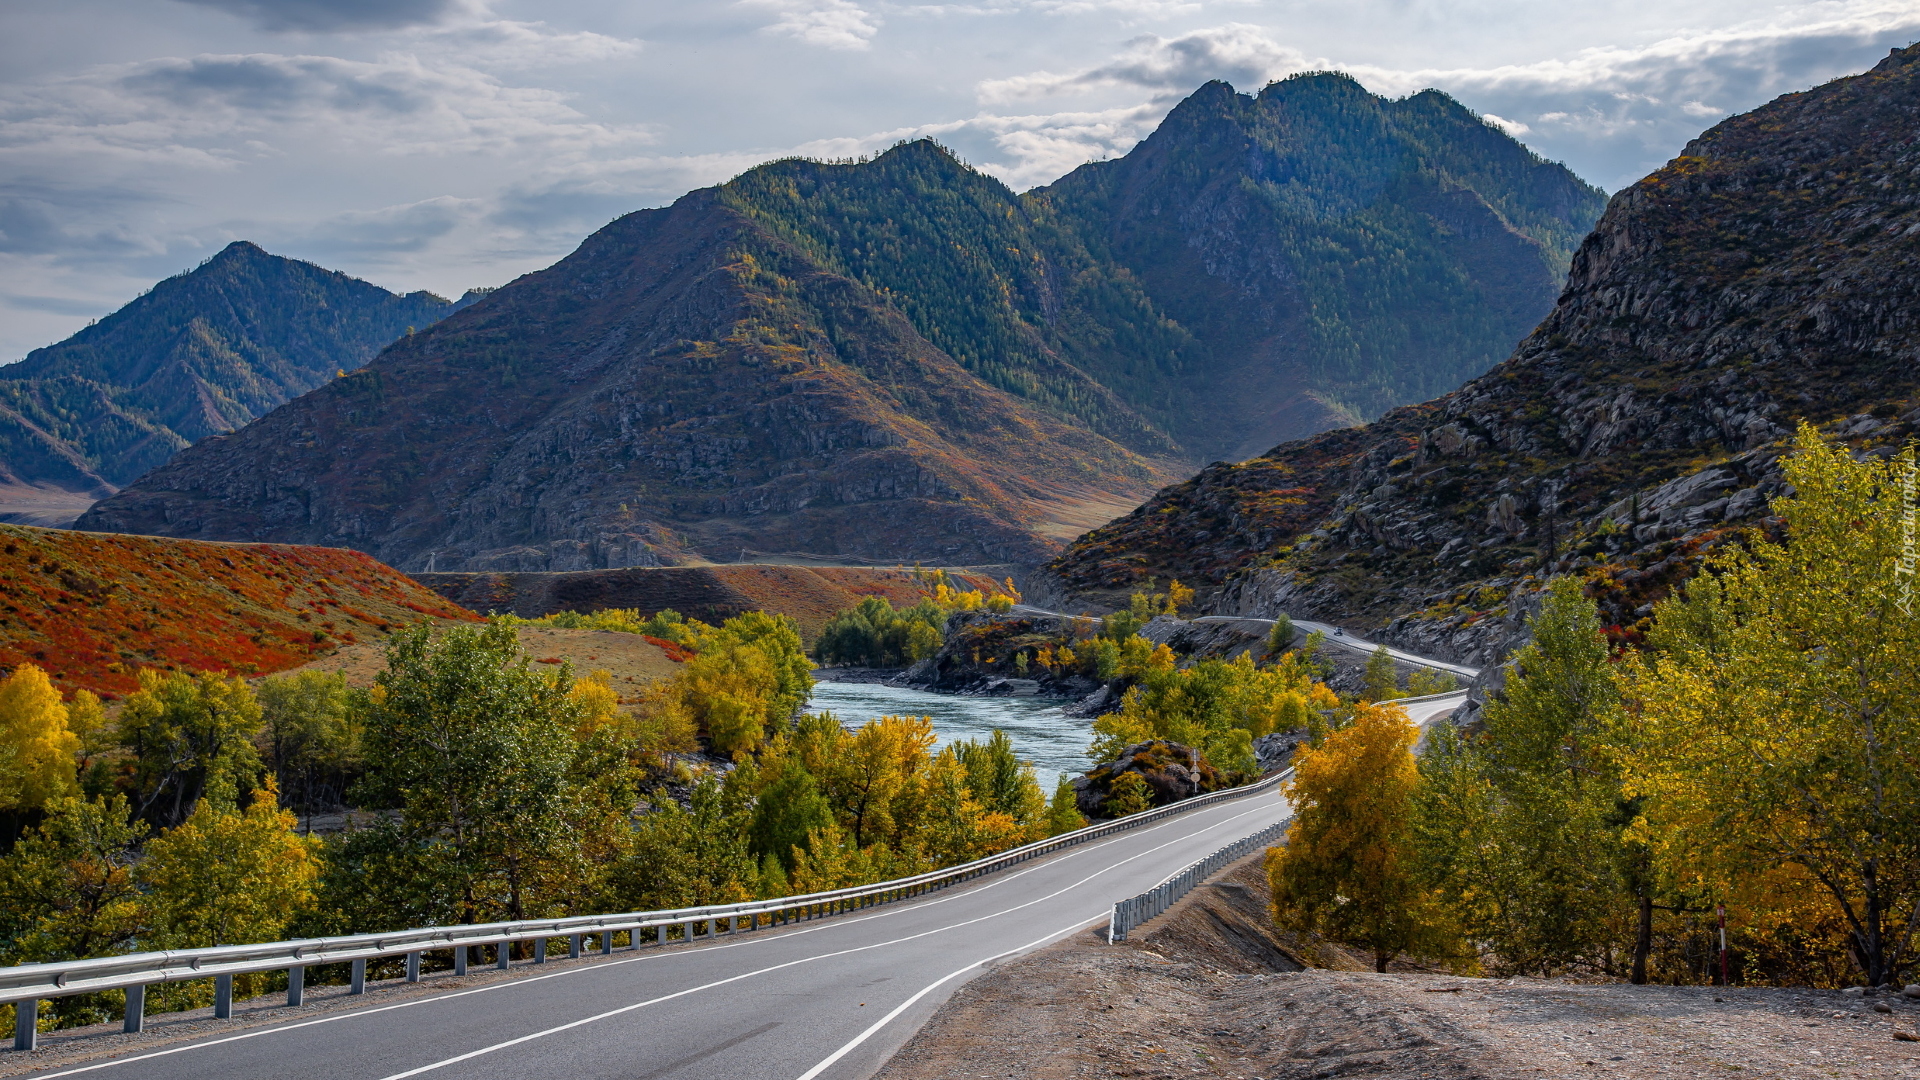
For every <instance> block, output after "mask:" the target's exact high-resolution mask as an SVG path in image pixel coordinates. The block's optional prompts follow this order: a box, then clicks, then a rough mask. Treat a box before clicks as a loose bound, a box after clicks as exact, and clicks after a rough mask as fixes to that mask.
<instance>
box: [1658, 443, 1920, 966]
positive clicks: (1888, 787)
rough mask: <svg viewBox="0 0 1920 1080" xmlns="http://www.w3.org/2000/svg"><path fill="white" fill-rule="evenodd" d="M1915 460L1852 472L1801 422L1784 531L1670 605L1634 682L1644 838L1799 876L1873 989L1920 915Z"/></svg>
mask: <svg viewBox="0 0 1920 1080" xmlns="http://www.w3.org/2000/svg"><path fill="white" fill-rule="evenodd" d="M1912 454H1913V452H1912V450H1911V449H1909V450H1908V451H1907V452H1905V453H1904V454H1902V455H1901V456H1899V457H1898V458H1895V459H1893V460H1884V459H1874V458H1867V459H1866V460H1863V461H1855V460H1853V458H1852V457H1851V455H1850V454H1849V452H1848V450H1847V448H1846V447H1844V446H1835V445H1828V444H1827V443H1826V442H1825V441H1824V440H1823V439H1821V437H1820V436H1819V434H1818V433H1817V432H1816V431H1815V430H1814V429H1813V428H1811V427H1809V426H1804V425H1803V426H1802V428H1801V429H1800V432H1799V434H1798V435H1797V437H1796V439H1795V442H1794V450H1793V454H1792V455H1791V456H1790V457H1788V458H1786V459H1784V461H1783V463H1782V467H1783V469H1784V471H1785V474H1786V480H1787V482H1788V484H1789V485H1790V488H1789V490H1791V491H1792V492H1793V494H1792V495H1789V496H1784V497H1777V498H1775V499H1774V502H1773V510H1774V512H1775V513H1776V514H1778V515H1779V516H1780V517H1781V518H1783V519H1784V521H1785V536H1784V539H1783V540H1772V539H1768V538H1766V537H1755V538H1753V539H1752V540H1751V542H1750V545H1749V546H1748V547H1746V548H1744V549H1732V550H1727V551H1725V552H1724V553H1723V554H1721V555H1719V556H1717V557H1716V558H1714V559H1713V560H1711V561H1710V562H1709V564H1708V566H1707V568H1706V571H1705V572H1704V573H1703V574H1701V575H1700V576H1698V577H1696V578H1695V579H1694V580H1693V581H1691V582H1689V584H1688V586H1687V590H1686V593H1685V595H1684V596H1678V597H1674V598H1671V599H1669V600H1667V601H1665V602H1663V603H1661V604H1660V605H1658V606H1657V607H1656V608H1655V613H1654V614H1655V625H1654V633H1652V634H1651V635H1650V636H1649V644H1650V645H1651V647H1652V649H1651V652H1650V653H1649V655H1648V656H1647V657H1646V658H1645V659H1644V661H1642V662H1640V663H1636V664H1635V665H1634V666H1633V667H1632V669H1631V672H1630V676H1629V689H1628V694H1629V696H1630V698H1631V699H1632V707H1631V709H1629V711H1628V714H1627V715H1628V722H1627V724H1626V729H1627V736H1628V737H1627V739H1626V741H1627V742H1628V744H1629V745H1630V746H1631V747H1632V750H1633V752H1632V755H1631V758H1630V760H1629V761H1628V762H1627V764H1626V772H1627V777H1626V784H1627V787H1628V788H1629V789H1630V790H1631V791H1632V792H1633V793H1635V794H1638V795H1643V796H1644V797H1645V799H1646V804H1645V810H1644V817H1645V819H1646V822H1645V826H1644V828H1643V830H1642V831H1643V832H1644V834H1645V835H1646V836H1648V837H1649V839H1650V842H1653V843H1656V844H1658V845H1660V846H1661V847H1662V848H1663V849H1665V850H1667V851H1669V852H1671V853H1672V856H1673V861H1675V862H1685V863H1692V864H1696V865H1699V866H1701V867H1702V868H1703V869H1704V871H1705V872H1706V873H1707V874H1709V875H1710V879H1709V884H1711V883H1712V882H1713V881H1714V880H1717V881H1718V882H1721V883H1724V884H1722V885H1721V888H1723V889H1724V888H1726V887H1728V886H1729V885H1731V884H1732V883H1736V882H1739V881H1741V880H1742V879H1752V878H1754V877H1757V876H1759V875H1762V874H1766V873H1770V872H1774V871H1775V870H1776V869H1777V868H1789V869H1792V870H1794V871H1797V872H1798V873H1800V874H1801V875H1802V876H1803V878H1804V885H1803V889H1805V890H1817V892H1818V894H1819V895H1821V896H1823V897H1824V899H1825V902H1826V905H1827V907H1828V910H1830V911H1831V912H1832V913H1833V914H1834V915H1835V916H1836V917H1837V919H1838V921H1840V922H1841V923H1842V924H1843V925H1844V926H1845V927H1846V928H1847V931H1848V937H1849V942H1848V945H1849V951H1850V952H1851V953H1852V956H1853V959H1854V961H1855V962H1856V963H1857V964H1858V965H1859V968H1860V971H1861V972H1862V974H1864V976H1865V977H1866V981H1867V982H1868V983H1871V984H1879V983H1883V982H1887V981H1889V980H1891V979H1893V978H1895V976H1896V975H1897V974H1898V973H1899V972H1900V971H1902V969H1903V968H1905V967H1906V966H1908V965H1909V964H1911V962H1912V960H1911V957H1912V948H1913V934H1914V928H1915V926H1916V925H1917V924H1920V615H1916V612H1917V611H1920V606H1916V604H1915V603H1914V597H1913V596H1912V593H1913V591H1914V589H1915V585H1914V577H1913V570H1912V563H1911V562H1910V561H1903V559H1906V558H1907V555H1906V553H1907V552H1908V551H1910V550H1911V546H1910V545H1911V543H1912V537H1913V535H1914V531H1915V529H1916V525H1915V514H1916V513H1920V511H1917V510H1916V509H1915V507H1914V505H1913V503H1912V501H1911V500H1912V496H1911V494H1910V492H1911V491H1912V475H1913V474H1912V470H1913V468H1914V464H1913V456H1912Z"/></svg>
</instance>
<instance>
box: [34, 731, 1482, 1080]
mask: <svg viewBox="0 0 1920 1080" xmlns="http://www.w3.org/2000/svg"><path fill="white" fill-rule="evenodd" d="M1463 696H1464V695H1458V694H1456V695H1451V696H1449V697H1448V698H1446V699H1443V700H1437V701H1425V702H1416V703H1413V704H1411V705H1409V706H1408V707H1407V708H1408V712H1409V714H1410V715H1412V716H1413V718H1414V719H1415V720H1416V721H1418V722H1420V723H1421V724H1422V725H1424V724H1426V723H1427V722H1429V721H1431V720H1432V719H1433V718H1435V717H1437V716H1441V715H1444V714H1445V713H1447V712H1450V711H1452V709H1453V708H1454V707H1455V706H1456V705H1458V704H1459V702H1460V699H1461V698H1462V697H1463ZM1287 815H1288V810H1287V806H1286V804H1285V802H1284V801H1283V800H1282V799H1280V798H1279V797H1278V796H1277V795H1255V796H1249V797H1247V798H1245V799H1237V800H1231V801H1228V802H1226V803H1224V804H1220V805H1216V806H1210V807H1205V808H1202V809H1197V810H1194V811H1192V812H1190V813H1186V814H1180V815H1176V816H1174V817H1172V818H1169V819H1167V820H1165V821H1162V822H1158V823H1155V824H1152V825H1147V826H1142V827H1141V828H1139V829H1136V830H1133V831H1130V832H1126V833H1122V834H1120V835H1118V836H1114V837H1109V838H1107V839H1104V840H1101V841H1097V842H1094V843H1091V844H1087V845H1085V846H1082V847H1078V848H1073V849H1070V850H1068V851H1066V852H1062V853H1061V854H1059V855H1055V856H1052V857H1050V858H1047V859H1043V860H1038V861H1036V862H1033V863H1029V864H1027V865H1025V866H1022V867H1020V868H1018V869H1014V870H1009V871H1005V872H1002V873H1000V874H995V875H991V876H989V877H986V878H983V879H980V880H979V881H976V882H973V883H970V884H968V885H966V886H961V887H957V888H954V889H951V890H948V891H946V892H943V893H938V894H935V895H933V896H930V897H925V898H922V899H919V900H915V901H912V902H908V903H902V904H895V905H891V906H887V907H881V908H875V909H872V910H871V911H868V912H866V913H864V914H861V915H854V916H843V917H840V918H835V919H826V920H822V921H819V922H815V923H812V924H801V925H799V926H795V927H791V928H786V929H780V930H773V931H761V932H759V933H756V934H744V935H741V936H739V937H737V938H734V939H730V940H723V941H721V942H719V943H717V944H713V945H698V946H694V947H691V948H688V947H684V946H680V947H674V948H670V949H665V950H659V951H643V952H641V953H637V954H631V953H616V954H615V955H614V956H613V957H612V958H610V959H607V960H603V961H600V962H597V963H592V964H587V965H569V966H568V967H566V968H564V969H559V970H555V971H554V972H552V973H551V974H545V975H541V976H538V977H528V978H520V979H517V980H512V981H506V982H498V983H492V984H490V985H483V986H481V987H478V988H474V989H470V990H465V991H449V992H447V993H445V994H441V995H438V996H434V997H427V998H418V999H412V1000H408V1001H404V1002H401V1003H398V1004H393V1005H386V1006H370V1007H368V1008H365V1009H360V1010H356V1011H351V1012H336V1013H329V1014H326V1015H322V1016H320V1017H317V1018H313V1019H307V1020H299V1019H292V1020H288V1021H287V1022H285V1023H282V1024H279V1025H276V1026H270V1027H264V1028H256V1029H252V1030H249V1031H246V1032H241V1033H237V1034H235V1035H232V1036H216V1037H212V1038H208V1039H205V1040H201V1041H199V1042H194V1043H187V1044H183V1045H180V1046H175V1047H169V1048H166V1049H164V1050H160V1051H149V1052H135V1053H131V1054H128V1055H126V1056H124V1057H120V1058H114V1059H108V1060H105V1061H100V1062H94V1063H91V1064H88V1065H85V1066H80V1067H77V1068H72V1069H58V1070H49V1071H46V1072H42V1073H38V1074H35V1075H37V1076H40V1077H43V1078H50V1077H55V1076H75V1075H82V1074H84V1075H88V1076H93V1077H99V1078H100V1080H112V1078H115V1077H126V1078H129V1080H131V1078H136V1077H137V1078H139V1080H207V1078H223V1080H224V1078H229V1077H233V1078H248V1080H251V1078H255V1077H279V1076H319V1077H353V1078H356V1080H362V1078H364V1080H401V1078H403V1077H413V1076H446V1077H453V1076H459V1077H462V1078H463V1080H476V1078H477V1080H536V1078H548V1077H551V1078H555V1080H561V1078H564V1080H588V1078H602V1077H604V1078H608V1080H613V1078H618V1080H669V1078H671V1080H741V1078H748V1077H751V1078H756V1080H759V1078H766V1080H815V1078H820V1080H853V1078H858V1077H866V1076H869V1075H871V1074H872V1073H873V1072H874V1071H875V1070H876V1069H878V1068H879V1067H880V1065H881V1064H883V1063H884V1062H885V1061H886V1059H887V1058H888V1057H889V1056H891V1055H892V1054H893V1052H894V1051H895V1050H897V1049H898V1048H899V1047H900V1046H901V1044H903V1043H904V1042H905V1041H906V1040H907V1038H908V1037H909V1036H910V1035H912V1033H913V1032H914V1031H915V1030H917V1029H918V1028H919V1027H920V1026H921V1024H923V1023H924V1022H925V1021H926V1019H927V1018H928V1017H929V1016H930V1015H932V1013H933V1011H934V1009H935V1008H937V1007H938V1006H939V1004H940V1003H941V1002H942V1001H944V1000H945V999H946V998H947V996H948V995H950V994H951V993H952V992H953V991H954V989H955V988H956V987H958V986H959V985H961V984H962V983H964V982H965V981H966V980H967V979H969V978H971V977H972V976H974V975H976V974H978V973H979V972H980V971H982V970H984V968H985V966H986V965H989V964H991V963H992V962H994V961H996V960H1000V959H1005V958H1007V957H1011V956H1016V955H1019V954H1020V953H1023V952H1027V951H1030V950H1033V949H1036V948H1039V947H1040V946H1042V945H1045V944H1047V943H1049V942H1052V941H1055V940H1058V939H1059V938H1061V937H1064V936H1066V935H1068V934H1070V933H1073V932H1074V931H1076V930H1080V929H1082V928H1085V927H1089V926H1092V925H1095V924H1104V922H1105V920H1106V918H1107V915H1108V913H1109V912H1110V911H1111V910H1112V905H1113V902H1114V901H1115V900H1117V899H1120V898H1123V897H1126V896H1130V895H1133V894H1136V893H1139V892H1142V891H1144V890H1146V889H1148V888H1151V887H1152V886H1153V885H1155V884H1157V883H1158V882H1159V881H1160V880H1161V879H1163V878H1165V877H1166V876H1167V875H1168V874H1170V873H1172V872H1174V871H1176V870H1178V869H1180V868H1181V867H1184V866H1185V865H1187V864H1188V863H1190V862H1193V861H1194V860H1195V859H1198V858H1200V857H1201V856H1203V855H1206V854H1208V853H1209V852H1211V851H1214V850H1215V849H1217V848H1219V847H1222V846H1224V845H1226V844H1228V843H1230V842H1232V841H1234V840H1237V839H1239V838H1240V837H1242V836H1246V835H1249V834H1251V833H1253V832H1255V831H1257V830H1259V829H1261V828H1263V827H1265V826H1266V825H1268V824H1271V823H1272V822H1275V821H1279V820H1282V819H1284V818H1285V817H1286V816H1287Z"/></svg>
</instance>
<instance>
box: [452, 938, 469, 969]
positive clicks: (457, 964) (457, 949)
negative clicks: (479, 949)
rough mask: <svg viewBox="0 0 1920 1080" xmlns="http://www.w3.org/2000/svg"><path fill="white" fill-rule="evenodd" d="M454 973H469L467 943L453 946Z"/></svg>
mask: <svg viewBox="0 0 1920 1080" xmlns="http://www.w3.org/2000/svg"><path fill="white" fill-rule="evenodd" d="M453 973H454V974H455V975H465V974H466V973H467V947H466V946H465V945H455V946H454V947H453Z"/></svg>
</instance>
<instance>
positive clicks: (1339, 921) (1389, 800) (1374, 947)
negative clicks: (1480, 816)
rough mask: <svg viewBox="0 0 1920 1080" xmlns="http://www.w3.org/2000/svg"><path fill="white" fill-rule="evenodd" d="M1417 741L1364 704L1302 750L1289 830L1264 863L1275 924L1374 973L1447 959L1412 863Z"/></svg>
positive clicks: (1442, 931)
mask: <svg viewBox="0 0 1920 1080" xmlns="http://www.w3.org/2000/svg"><path fill="white" fill-rule="evenodd" d="M1418 738H1419V729H1418V728H1416V727H1415V726H1414V725H1413V723H1412V722H1411V721H1409V720H1408V719H1407V714H1406V713H1405V711H1403V710H1402V709H1401V708H1400V707H1399V706H1397V705H1366V706H1362V707H1361V708H1359V709H1358V710H1356V711H1355V713H1354V716H1353V720H1352V722H1351V723H1349V724H1347V725H1346V726H1345V727H1342V728H1340V729H1339V730H1337V731H1334V732H1332V733H1330V734H1329V735H1328V736H1327V737H1326V740H1325V741H1324V742H1323V743H1322V745H1320V746H1318V747H1313V746H1303V747H1301V748H1300V750H1299V752H1298V754H1297V756H1296V757H1295V758H1294V777H1293V780H1292V782H1291V783H1289V784H1288V785H1287V798H1289V799H1290V800H1292V802H1293V807H1294V819H1293V824H1292V825H1291V826H1290V827H1289V828H1288V830H1287V842H1286V845H1285V846H1284V847H1275V848H1272V849H1270V851H1269V852H1268V856H1267V874H1268V877H1269V879H1270V881H1271V885H1272V891H1273V906H1274V917H1275V920H1276V922H1277V924H1278V925H1279V926H1281V927H1282V928H1283V929H1288V930H1295V931H1303V932H1309V933H1315V934H1320V935H1322V936H1324V937H1327V938H1331V939H1333V940H1336V941H1341V942H1346V943H1348V944H1351V945H1354V946H1357V947H1360V948H1364V949H1366V950H1368V951H1369V952H1371V953H1372V954H1373V958H1374V970H1376V971H1385V970H1386V969H1387V964H1388V963H1389V962H1390V961H1392V960H1393V959H1394V958H1395V957H1397V956H1400V955H1402V954H1404V953H1412V954H1414V955H1417V956H1425V957H1434V956H1444V955H1448V954H1450V953H1451V952H1452V951H1453V947H1452V944H1451V940H1450V937H1449V935H1448V933H1447V931H1446V928H1445V923H1444V918H1443V913H1442V911H1441V910H1440V907H1439V905H1438V904H1437V903H1435V899H1434V897H1433V896H1432V894H1431V893H1430V892H1429V891H1428V890H1427V889H1425V888H1423V887H1422V886H1421V884H1420V882H1419V881H1418V880H1417V878H1416V876H1415V874H1414V868H1413V860H1412V857H1411V840H1412V838H1411V835H1410V832H1409V828H1408V818H1409V811H1410V810H1411V804H1412V799H1413V793H1414V789H1415V787H1416V786H1417V784H1418V782H1419V775H1418V773H1417V771H1416V770H1415V768H1414V761H1413V754H1412V749H1413V744H1414V742H1415V740H1416V739H1418Z"/></svg>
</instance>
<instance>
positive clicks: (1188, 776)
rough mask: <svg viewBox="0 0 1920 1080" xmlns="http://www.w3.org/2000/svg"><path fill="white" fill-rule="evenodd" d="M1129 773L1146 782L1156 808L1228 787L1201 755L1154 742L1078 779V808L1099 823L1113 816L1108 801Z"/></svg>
mask: <svg viewBox="0 0 1920 1080" xmlns="http://www.w3.org/2000/svg"><path fill="white" fill-rule="evenodd" d="M1125 773H1135V774H1137V775H1138V776H1139V777H1140V779H1142V780H1144V781H1146V783H1147V787H1148V788H1149V789H1150V790H1151V791H1152V793H1153V805H1155V806H1165V805H1167V804H1168V803H1174V802H1179V801H1180V800H1181V799H1191V798H1193V797H1194V796H1195V795H1203V794H1205V793H1207V792H1209V791H1213V790H1215V789H1217V788H1220V787H1223V786H1225V783H1226V781H1225V778H1224V777H1222V776H1221V775H1220V773H1219V771H1218V770H1216V769H1215V768H1214V767H1213V766H1212V765H1210V764H1208V762H1207V759H1206V758H1205V757H1204V756H1202V755H1201V753H1200V751H1198V750H1195V749H1194V748H1193V747H1191V746H1186V745H1184V744H1181V743H1177V742H1169V741H1168V740H1166V739H1151V740H1149V741H1147V742H1143V743H1135V744H1134V745H1132V746H1129V747H1127V748H1126V749H1124V750H1122V751H1120V753H1119V754H1118V755H1117V756H1116V757H1115V758H1114V759H1113V760H1112V761H1109V762H1107V763H1106V764H1104V765H1100V766H1098V767H1096V768H1093V769H1090V770H1088V771H1087V772H1086V773H1084V774H1082V775H1080V776H1077V777H1075V778H1074V780H1073V792H1074V804H1075V805H1076V806H1077V807H1078V808H1079V810H1080V813H1081V814H1082V815H1084V816H1085V817H1087V818H1089V819H1092V820H1095V821H1098V820H1100V819H1102V818H1106V817H1110V816H1112V815H1111V814H1109V813H1108V812H1107V799H1108V797H1109V796H1111V795H1112V793H1113V783H1114V781H1115V780H1118V779H1119V778H1120V777H1121V776H1122V775H1123V774H1125Z"/></svg>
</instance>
